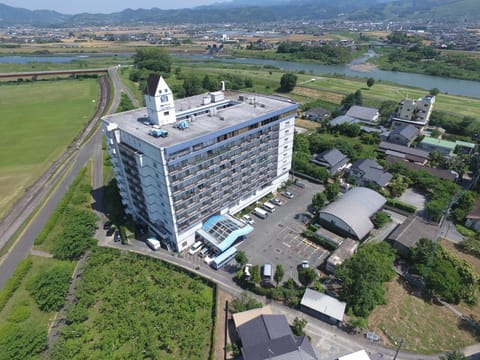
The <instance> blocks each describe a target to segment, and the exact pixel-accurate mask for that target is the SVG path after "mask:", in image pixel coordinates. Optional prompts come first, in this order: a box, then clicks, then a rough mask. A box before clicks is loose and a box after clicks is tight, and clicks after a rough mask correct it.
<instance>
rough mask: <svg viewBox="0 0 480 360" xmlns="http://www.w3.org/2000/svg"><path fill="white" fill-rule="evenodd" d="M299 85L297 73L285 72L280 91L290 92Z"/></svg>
mask: <svg viewBox="0 0 480 360" xmlns="http://www.w3.org/2000/svg"><path fill="white" fill-rule="evenodd" d="M295 85H297V75H295V74H292V73H287V74H283V75H282V78H281V79H280V91H282V92H290V91H292V90H293V89H294V88H295Z"/></svg>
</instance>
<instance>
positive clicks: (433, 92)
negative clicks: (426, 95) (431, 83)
mask: <svg viewBox="0 0 480 360" xmlns="http://www.w3.org/2000/svg"><path fill="white" fill-rule="evenodd" d="M438 94H440V89H438V88H433V89H430V95H433V96H437V95H438Z"/></svg>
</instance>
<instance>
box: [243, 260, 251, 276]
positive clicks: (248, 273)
mask: <svg viewBox="0 0 480 360" xmlns="http://www.w3.org/2000/svg"><path fill="white" fill-rule="evenodd" d="M252 266H253V265H252V264H245V269H243V273H244V274H245V277H246V278H247V279H250V276H251V275H252V274H251V269H252Z"/></svg>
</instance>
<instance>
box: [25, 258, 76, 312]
mask: <svg viewBox="0 0 480 360" xmlns="http://www.w3.org/2000/svg"><path fill="white" fill-rule="evenodd" d="M71 275H72V269H71V266H70V265H69V264H62V265H57V266H55V267H53V268H51V269H50V270H48V271H45V272H42V273H40V274H38V275H36V276H34V277H33V278H32V279H31V280H30V281H29V283H28V285H27V290H28V291H29V292H30V295H31V296H32V298H33V299H34V300H35V302H36V303H37V305H38V307H39V308H40V310H42V311H45V312H50V311H58V310H59V309H60V307H61V306H62V305H63V303H64V300H65V296H66V295H67V291H68V287H69V284H70V277H71Z"/></svg>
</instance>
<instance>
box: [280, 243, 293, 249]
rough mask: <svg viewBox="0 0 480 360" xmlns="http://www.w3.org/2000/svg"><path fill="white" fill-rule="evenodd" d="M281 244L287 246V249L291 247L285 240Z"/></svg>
mask: <svg viewBox="0 0 480 360" xmlns="http://www.w3.org/2000/svg"><path fill="white" fill-rule="evenodd" d="M282 244H283V245H285V246H286V247H288V248H289V249H290V248H291V247H292V246H291V245H290V244H287V243H285V242H283V243H282Z"/></svg>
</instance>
